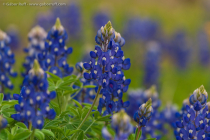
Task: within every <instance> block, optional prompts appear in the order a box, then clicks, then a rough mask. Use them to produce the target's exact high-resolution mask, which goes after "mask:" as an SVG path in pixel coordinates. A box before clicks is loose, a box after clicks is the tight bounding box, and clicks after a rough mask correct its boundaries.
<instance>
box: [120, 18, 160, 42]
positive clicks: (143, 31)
mask: <svg viewBox="0 0 210 140" xmlns="http://www.w3.org/2000/svg"><path fill="white" fill-rule="evenodd" d="M158 30H159V25H158V23H157V22H156V21H154V20H151V19H147V18H144V19H143V18H142V19H141V18H131V19H129V20H128V22H127V23H126V25H125V27H124V32H123V35H124V37H125V39H126V40H128V41H131V40H141V41H149V40H155V39H157V35H158Z"/></svg>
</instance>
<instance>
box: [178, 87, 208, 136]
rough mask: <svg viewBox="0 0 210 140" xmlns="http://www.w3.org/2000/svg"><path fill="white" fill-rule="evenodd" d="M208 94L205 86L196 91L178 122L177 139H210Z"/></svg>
mask: <svg viewBox="0 0 210 140" xmlns="http://www.w3.org/2000/svg"><path fill="white" fill-rule="evenodd" d="M207 98H208V94H207V92H206V90H205V89H204V87H203V86H201V87H200V88H198V89H196V90H195V91H194V92H193V94H192V95H191V96H190V98H189V101H190V105H186V107H185V108H183V109H184V110H183V111H182V115H181V117H180V118H179V120H178V121H177V122H176V126H177V130H176V131H175V135H176V138H177V139H198V140H203V139H204V140H206V139H209V138H210V137H209V134H210V131H209V116H210V114H209V103H206V100H207Z"/></svg>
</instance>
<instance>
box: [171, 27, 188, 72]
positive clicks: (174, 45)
mask: <svg viewBox="0 0 210 140" xmlns="http://www.w3.org/2000/svg"><path fill="white" fill-rule="evenodd" d="M171 53H172V56H173V57H174V59H175V61H176V64H177V66H178V67H179V68H181V69H184V68H186V67H187V64H188V62H189V58H190V49H189V48H188V43H187V39H186V35H185V32H184V31H182V30H178V31H177V32H176V33H175V34H174V36H173V38H172V40H171Z"/></svg>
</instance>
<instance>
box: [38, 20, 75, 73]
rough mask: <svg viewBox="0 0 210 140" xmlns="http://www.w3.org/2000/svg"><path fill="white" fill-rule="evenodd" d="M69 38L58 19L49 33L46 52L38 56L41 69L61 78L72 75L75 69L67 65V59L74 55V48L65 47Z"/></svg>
mask: <svg viewBox="0 0 210 140" xmlns="http://www.w3.org/2000/svg"><path fill="white" fill-rule="evenodd" d="M67 37H68V36H67V33H66V30H65V29H64V27H63V26H62V24H61V22H60V19H59V18H57V19H56V22H55V25H54V26H53V27H52V29H51V30H50V31H49V32H48V35H47V38H46V42H45V50H44V51H43V52H42V53H39V54H38V61H39V63H40V65H41V67H42V68H43V69H44V70H45V71H46V70H48V71H49V72H51V73H53V74H55V75H57V76H59V77H63V76H67V75H70V74H71V73H72V72H73V67H70V66H69V64H68V63H67V57H68V56H69V54H71V53H72V48H71V47H69V48H67V47H66V45H65V43H66V39H67Z"/></svg>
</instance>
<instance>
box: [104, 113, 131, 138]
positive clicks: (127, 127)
mask: <svg viewBox="0 0 210 140" xmlns="http://www.w3.org/2000/svg"><path fill="white" fill-rule="evenodd" d="M111 127H112V128H113V130H114V131H115V134H116V136H115V138H114V139H127V138H128V136H129V135H130V134H131V133H133V126H132V124H131V119H130V117H129V116H128V115H127V113H126V112H125V111H124V110H123V109H122V110H120V111H119V112H118V113H115V114H114V115H113V116H112V122H111ZM105 129H107V128H106V127H104V128H103V129H102V136H103V137H104V139H105V140H110V139H113V138H112V136H111V134H110V133H109V132H108V133H107V130H106V131H105Z"/></svg>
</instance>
